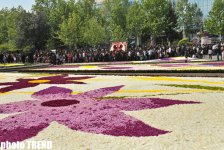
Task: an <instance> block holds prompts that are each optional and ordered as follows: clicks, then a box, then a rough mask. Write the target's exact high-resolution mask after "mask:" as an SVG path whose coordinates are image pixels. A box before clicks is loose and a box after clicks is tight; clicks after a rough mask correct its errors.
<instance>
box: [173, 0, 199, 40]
mask: <svg viewBox="0 0 224 150" xmlns="http://www.w3.org/2000/svg"><path fill="white" fill-rule="evenodd" d="M176 12H177V15H178V21H177V22H178V28H179V30H181V31H182V33H183V38H186V37H187V33H190V32H196V31H200V30H201V29H202V26H203V25H202V23H203V21H202V20H203V13H202V11H201V10H200V8H199V7H198V6H197V4H196V3H195V4H194V3H193V4H190V3H189V2H188V0H178V2H177V5H176Z"/></svg>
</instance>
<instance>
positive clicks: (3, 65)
mask: <svg viewBox="0 0 224 150" xmlns="http://www.w3.org/2000/svg"><path fill="white" fill-rule="evenodd" d="M23 65H24V64H0V67H13V66H23Z"/></svg>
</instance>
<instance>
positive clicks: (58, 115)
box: [0, 86, 198, 142]
mask: <svg viewBox="0 0 224 150" xmlns="http://www.w3.org/2000/svg"><path fill="white" fill-rule="evenodd" d="M122 87H123V86H116V87H107V88H101V89H97V90H92V91H88V92H85V93H81V94H78V95H72V94H71V92H72V90H70V89H66V88H60V87H50V88H47V89H45V90H42V91H39V92H36V93H34V94H33V95H32V98H33V99H34V100H27V101H21V102H14V103H8V104H1V105H0V113H6V114H9V113H19V114H17V115H13V116H10V117H7V118H4V119H2V120H0V142H2V141H11V142H12V141H22V140H25V139H28V138H31V137H33V136H36V135H37V134H38V133H39V132H40V131H41V130H43V129H44V128H46V127H48V126H49V125H50V123H51V122H53V121H57V122H58V123H60V124H62V125H65V126H67V127H68V128H70V129H72V130H76V131H83V132H89V133H95V134H105V135H112V136H135V137H140V136H158V135H160V134H165V133H168V131H163V130H160V129H156V128H154V127H151V126H149V125H147V124H145V123H144V122H142V121H140V120H138V119H136V118H134V117H131V116H129V115H126V114H125V113H124V112H123V111H136V110H143V109H154V108H160V107H167V106H171V105H176V104H195V103H198V102H190V101H177V100H169V99H159V98H124V99H109V100H100V98H101V97H103V96H105V95H108V94H111V93H114V92H116V91H118V90H119V89H120V88H122ZM56 132H60V131H56Z"/></svg>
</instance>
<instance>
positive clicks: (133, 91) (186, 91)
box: [118, 89, 220, 93]
mask: <svg viewBox="0 0 224 150" xmlns="http://www.w3.org/2000/svg"><path fill="white" fill-rule="evenodd" d="M170 92H171V93H201V92H203V93H204V92H205V93H210V92H220V91H218V90H216V91H214V90H203V89H193V90H120V91H118V93H170Z"/></svg>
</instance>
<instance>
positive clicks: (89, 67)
mask: <svg viewBox="0 0 224 150" xmlns="http://www.w3.org/2000/svg"><path fill="white" fill-rule="evenodd" d="M80 68H83V69H95V68H97V66H80Z"/></svg>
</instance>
